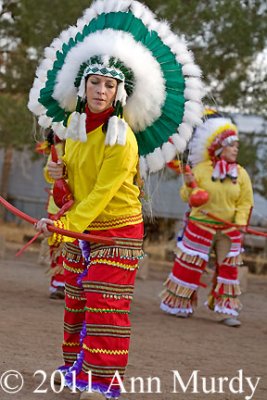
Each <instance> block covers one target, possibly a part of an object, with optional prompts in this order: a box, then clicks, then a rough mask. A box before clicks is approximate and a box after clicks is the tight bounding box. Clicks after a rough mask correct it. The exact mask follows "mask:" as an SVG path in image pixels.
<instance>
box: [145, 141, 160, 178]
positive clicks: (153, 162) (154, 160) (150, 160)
mask: <svg viewBox="0 0 267 400" xmlns="http://www.w3.org/2000/svg"><path fill="white" fill-rule="evenodd" d="M146 161H147V165H148V169H149V171H150V172H157V171H159V170H160V169H162V168H164V165H165V160H164V157H163V154H162V151H161V149H160V148H159V147H158V148H156V149H155V150H154V151H153V153H149V154H148V155H147V156H146Z"/></svg>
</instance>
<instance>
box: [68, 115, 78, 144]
mask: <svg viewBox="0 0 267 400" xmlns="http://www.w3.org/2000/svg"><path fill="white" fill-rule="evenodd" d="M79 121H80V113H79V112H77V111H74V112H73V113H72V114H71V117H70V123H69V125H68V127H67V130H66V139H67V138H70V139H72V140H78V139H79Z"/></svg>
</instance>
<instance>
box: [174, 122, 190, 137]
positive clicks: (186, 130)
mask: <svg viewBox="0 0 267 400" xmlns="http://www.w3.org/2000/svg"><path fill="white" fill-rule="evenodd" d="M192 132H193V128H192V126H191V125H189V124H186V123H185V122H182V123H181V124H180V125H179V127H178V133H179V135H180V137H182V138H183V139H185V141H186V142H189V140H190V139H191V137H192Z"/></svg>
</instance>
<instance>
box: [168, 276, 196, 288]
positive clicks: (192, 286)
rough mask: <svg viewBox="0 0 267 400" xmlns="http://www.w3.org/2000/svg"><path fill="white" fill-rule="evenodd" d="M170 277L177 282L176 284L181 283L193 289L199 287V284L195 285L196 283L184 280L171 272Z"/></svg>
mask: <svg viewBox="0 0 267 400" xmlns="http://www.w3.org/2000/svg"><path fill="white" fill-rule="evenodd" d="M169 279H170V280H171V281H172V282H174V283H176V285H181V286H184V287H186V288H189V289H192V290H197V288H198V285H195V284H194V283H188V282H184V281H182V280H181V279H178V278H176V277H175V276H174V275H173V274H172V273H170V275H169Z"/></svg>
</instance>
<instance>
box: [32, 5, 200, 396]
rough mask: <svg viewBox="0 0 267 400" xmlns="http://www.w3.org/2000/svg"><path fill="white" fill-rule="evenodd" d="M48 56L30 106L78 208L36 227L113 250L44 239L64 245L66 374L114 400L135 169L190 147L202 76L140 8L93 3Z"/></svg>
mask: <svg viewBox="0 0 267 400" xmlns="http://www.w3.org/2000/svg"><path fill="white" fill-rule="evenodd" d="M155 29H157V31H156V30H155ZM45 54H46V56H47V59H45V60H44V61H43V62H42V63H41V65H40V67H39V68H38V70H37V77H36V80H35V83H34V86H33V89H32V91H31V94H30V102H29V108H30V110H31V111H32V112H34V113H35V114H36V115H38V116H39V120H38V121H39V124H40V125H41V126H43V127H44V126H46V127H47V126H50V125H51V127H52V129H53V130H54V131H55V133H56V134H57V135H58V136H59V137H60V138H62V139H66V145H65V155H64V157H63V163H64V165H62V164H61V165H58V164H56V163H53V162H50V163H49V164H48V172H49V174H50V177H51V178H53V179H59V178H61V177H62V176H63V175H65V176H66V177H67V180H68V184H69V187H70V189H71V192H72V195H73V197H74V204H73V206H72V208H71V209H70V210H69V211H67V212H66V213H65V215H64V216H63V217H61V218H60V219H59V220H56V221H52V220H49V219H46V218H44V219H41V220H40V221H39V222H38V223H37V229H38V230H41V231H43V232H44V233H45V234H47V235H49V229H48V228H49V225H50V224H54V225H55V226H57V227H64V228H66V229H69V230H72V231H74V232H89V233H90V234H94V235H98V236H99V237H105V238H107V237H109V238H111V239H112V240H113V242H114V244H112V245H110V244H109V245H105V244H99V243H97V244H96V243H92V242H90V244H88V243H87V242H80V243H78V242H76V241H72V240H71V239H68V238H65V237H62V236H61V235H59V234H53V235H51V236H49V239H48V240H49V243H50V244H57V243H59V242H61V241H65V242H66V243H65V245H64V249H63V256H64V268H65V278H66V296H65V302H66V307H65V317H64V342H63V356H64V366H63V367H62V368H61V371H64V373H65V384H66V385H67V386H69V387H70V388H74V387H75V388H78V389H79V390H80V391H81V392H82V394H81V399H98V398H99V399H103V398H117V397H118V396H119V394H120V390H119V389H120V387H119V385H118V384H119V379H118V377H116V378H115V379H114V376H115V374H116V372H117V373H119V376H120V379H123V375H124V373H125V368H126V366H127V361H128V353H129V341H130V330H131V329H130V321H129V312H130V302H131V299H132V295H133V289H134V281H135V275H136V269H137V265H138V260H139V259H140V258H141V257H142V238H143V219H142V210H141V203H140V200H139V188H138V186H137V184H136V182H139V181H140V179H138V175H139V166H140V174H141V176H142V178H145V177H146V175H147V173H150V172H155V171H158V170H160V169H162V168H163V167H164V165H165V163H166V162H168V161H170V160H171V159H172V158H173V157H174V156H175V154H176V153H177V151H178V152H182V151H183V150H184V149H185V147H186V144H187V141H188V139H189V138H190V137H191V133H192V129H193V127H194V126H195V125H196V124H197V123H200V122H201V115H202V105H201V96H202V94H203V88H202V84H201V81H200V79H199V76H200V74H201V72H200V70H199V68H198V67H197V66H196V65H195V64H194V62H193V58H192V54H191V53H190V52H188V50H187V48H186V45H185V44H184V43H183V42H182V41H181V40H180V39H179V38H178V37H177V36H176V35H174V34H173V33H172V32H171V31H170V29H169V27H168V25H167V24H166V23H160V22H157V21H156V20H155V18H154V16H153V14H152V13H151V11H150V10H149V9H147V8H146V7H145V6H143V5H142V4H140V3H139V2H137V1H126V2H125V1H117V0H116V1H112V0H109V1H108V2H107V1H103V0H98V1H96V2H95V3H93V5H92V6H91V7H90V8H89V9H88V10H86V12H85V13H84V16H83V17H82V18H81V19H79V20H78V22H77V26H75V27H71V28H69V29H68V30H66V31H64V32H63V33H62V34H61V35H60V37H59V38H58V39H56V40H54V41H53V42H52V44H51V46H50V47H49V48H48V49H46V51H45ZM123 114H125V119H124V118H123ZM126 121H127V122H126ZM170 137H171V141H169V139H170ZM138 153H139V154H138ZM139 156H140V157H139ZM74 374H75V377H74V376H73V375H74ZM90 374H91V377H92V382H91V384H90V385H89V382H88V377H89V375H90ZM74 378H75V379H74ZM91 389H92V391H93V393H90V390H91Z"/></svg>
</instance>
